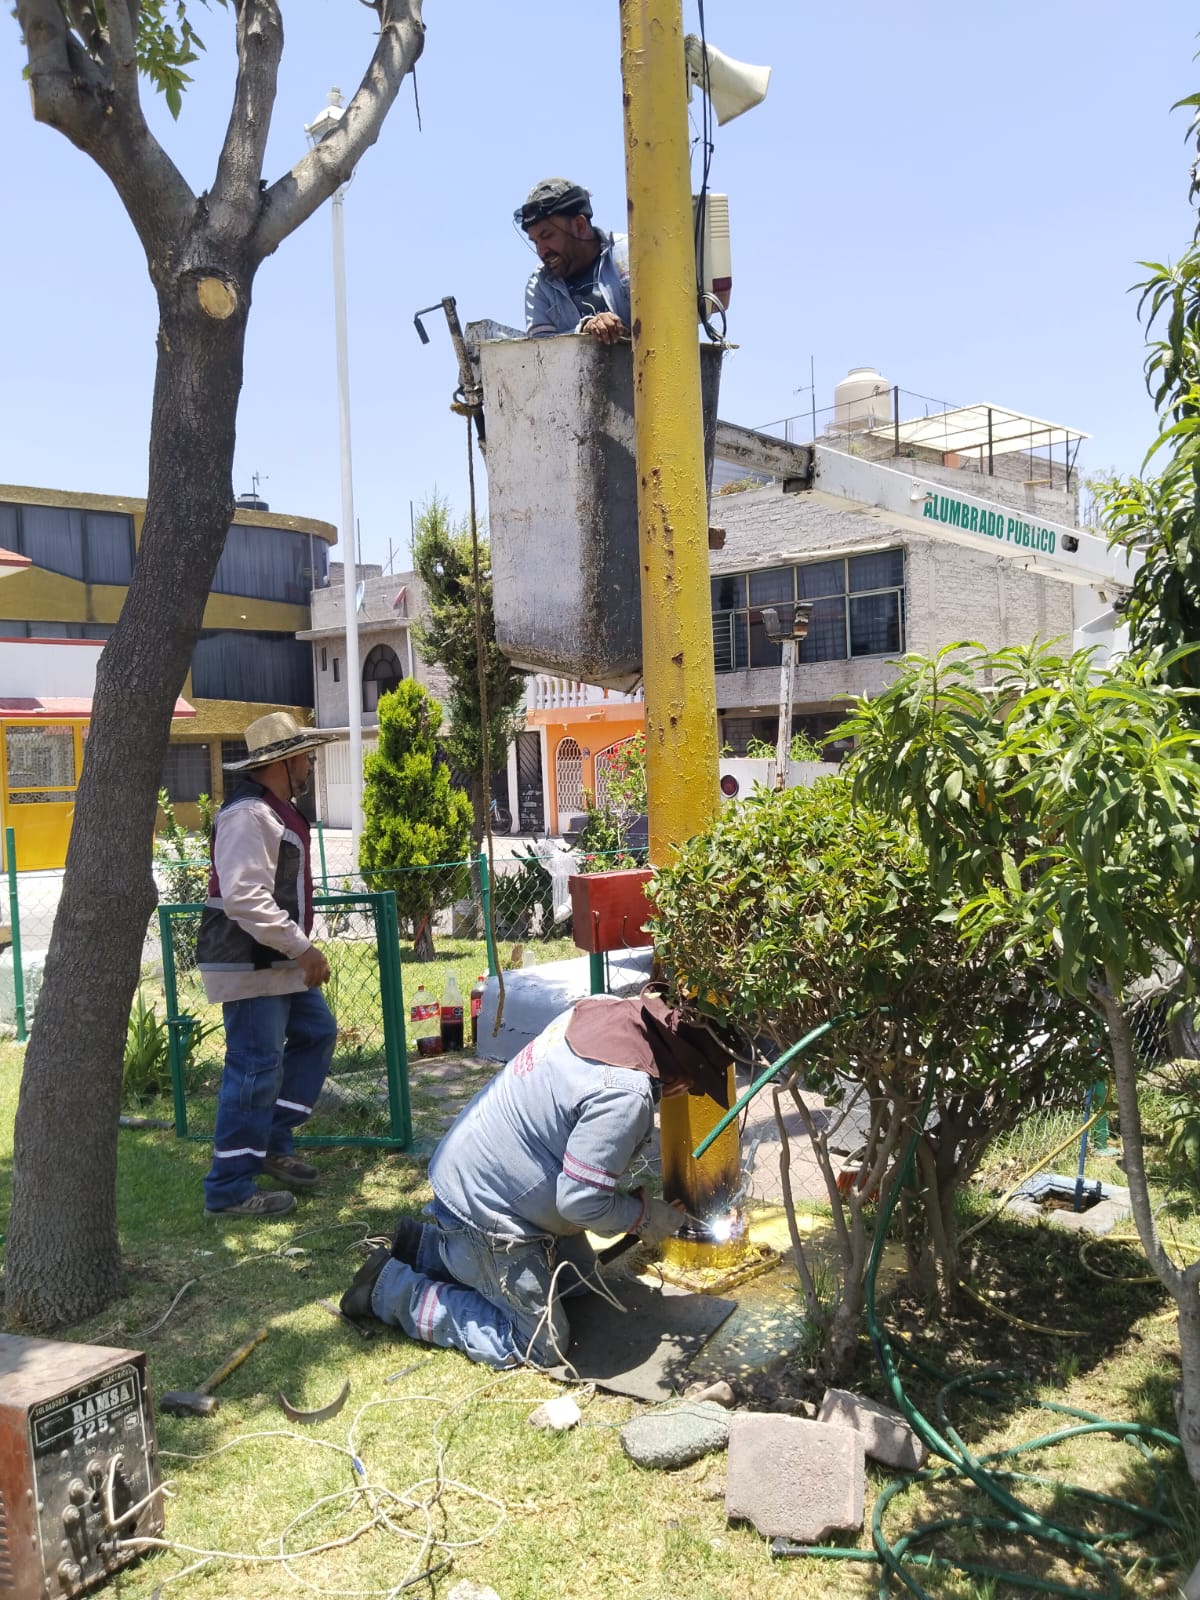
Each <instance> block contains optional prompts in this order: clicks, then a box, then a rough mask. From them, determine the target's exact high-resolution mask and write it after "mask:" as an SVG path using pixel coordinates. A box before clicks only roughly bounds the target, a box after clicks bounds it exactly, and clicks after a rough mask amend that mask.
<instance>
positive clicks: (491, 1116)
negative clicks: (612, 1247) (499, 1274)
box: [429, 1013, 654, 1247]
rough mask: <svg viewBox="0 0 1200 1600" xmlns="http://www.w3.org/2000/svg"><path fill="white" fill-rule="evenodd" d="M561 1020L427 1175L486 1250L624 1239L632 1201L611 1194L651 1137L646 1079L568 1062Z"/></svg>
mask: <svg viewBox="0 0 1200 1600" xmlns="http://www.w3.org/2000/svg"><path fill="white" fill-rule="evenodd" d="M568 1020H569V1013H566V1014H564V1015H563V1016H560V1017H556V1018H555V1020H554V1021H553V1022H552V1023H551V1024H550V1025H549V1027H548V1028H545V1029H543V1031H542V1032H541V1033H540V1034H539V1035H538V1036H537V1038H536V1039H534V1040H533V1042H532V1043H531V1044H527V1045H526V1046H525V1048H524V1049H523V1050H521V1051H520V1052H518V1054H517V1055H515V1056H514V1057H513V1059H512V1060H511V1061H510V1062H509V1063H508V1065H507V1066H506V1067H505V1068H504V1070H503V1071H502V1072H501V1073H499V1074H498V1076H496V1077H495V1078H493V1079H492V1081H491V1083H489V1084H488V1085H487V1087H486V1088H485V1089H483V1090H481V1091H480V1093H479V1094H477V1095H476V1096H475V1098H474V1099H473V1100H472V1101H471V1102H470V1104H469V1105H468V1106H467V1107H466V1109H465V1110H464V1111H462V1112H461V1113H460V1115H459V1117H458V1119H457V1121H456V1122H455V1123H454V1125H453V1127H452V1128H451V1129H450V1131H449V1133H447V1135H446V1137H445V1138H444V1139H443V1140H442V1142H441V1144H440V1145H439V1146H438V1148H437V1150H436V1151H435V1152H434V1157H433V1160H432V1162H431V1163H430V1167H429V1180H430V1182H431V1183H432V1185H433V1192H434V1194H435V1195H436V1196H437V1198H438V1200H439V1201H440V1202H441V1203H442V1205H444V1206H445V1207H446V1208H447V1209H448V1210H449V1211H451V1212H453V1213H454V1215H455V1216H456V1217H458V1218H459V1220H460V1221H462V1222H465V1223H468V1224H469V1225H470V1226H472V1227H475V1228H479V1229H480V1230H481V1231H483V1232H484V1233H486V1234H488V1235H490V1236H491V1240H492V1243H493V1246H494V1247H502V1246H503V1245H504V1243H505V1242H512V1243H516V1242H517V1241H520V1240H529V1239H531V1238H536V1237H539V1236H541V1237H545V1236H546V1235H563V1234H573V1233H581V1232H583V1230H584V1229H588V1230H590V1231H591V1232H593V1233H598V1234H600V1235H602V1236H605V1237H612V1236H613V1235H615V1234H621V1233H632V1232H633V1231H634V1230H635V1229H636V1228H637V1227H638V1226H639V1225H640V1223H641V1221H642V1217H643V1214H644V1209H645V1208H644V1205H643V1202H642V1200H641V1199H640V1198H639V1197H638V1196H636V1195H632V1194H629V1193H627V1192H626V1191H624V1190H622V1189H619V1188H618V1187H617V1184H618V1180H619V1179H620V1178H621V1177H622V1176H623V1174H624V1173H625V1172H627V1171H628V1169H629V1167H630V1165H631V1163H632V1162H633V1159H634V1157H635V1156H636V1155H637V1153H638V1151H639V1150H640V1149H641V1147H642V1146H643V1144H645V1142H646V1140H647V1139H648V1138H649V1136H650V1133H651V1130H652V1129H653V1127H654V1095H653V1089H652V1083H651V1079H650V1078H649V1077H648V1076H647V1074H646V1073H644V1072H641V1071H638V1070H637V1069H636V1068H630V1067H610V1066H606V1065H605V1064H604V1063H603V1062H600V1061H589V1060H587V1059H586V1058H585V1057H583V1056H578V1055H576V1054H575V1052H574V1050H572V1049H571V1047H570V1045H569V1044H568V1043H567V1041H566V1038H565V1037H564V1035H565V1033H566V1028H567V1022H568Z"/></svg>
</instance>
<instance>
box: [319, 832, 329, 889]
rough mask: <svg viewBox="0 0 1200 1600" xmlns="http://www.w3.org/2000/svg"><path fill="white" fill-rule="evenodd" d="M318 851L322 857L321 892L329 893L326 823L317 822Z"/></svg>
mask: <svg viewBox="0 0 1200 1600" xmlns="http://www.w3.org/2000/svg"><path fill="white" fill-rule="evenodd" d="M317 853H318V854H319V855H320V858H321V893H322V894H328V893H329V878H328V875H327V873H326V870H325V824H324V823H323V822H321V821H320V820H318V822H317Z"/></svg>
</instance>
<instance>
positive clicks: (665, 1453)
mask: <svg viewBox="0 0 1200 1600" xmlns="http://www.w3.org/2000/svg"><path fill="white" fill-rule="evenodd" d="M728 1443H729V1414H728V1412H726V1411H725V1410H723V1408H722V1407H721V1406H719V1405H715V1404H714V1403H713V1402H712V1401H711V1400H698V1401H689V1402H688V1403H687V1404H685V1405H682V1406H672V1407H670V1409H668V1410H662V1409H657V1410H654V1411H648V1412H646V1413H645V1414H644V1415H642V1416H640V1417H631V1418H630V1420H629V1421H628V1422H627V1423H626V1424H625V1426H624V1427H623V1428H622V1429H621V1448H622V1449H623V1450H624V1452H625V1454H626V1455H627V1456H628V1457H629V1459H630V1460H631V1461H632V1462H634V1463H635V1464H636V1465H637V1466H639V1467H649V1468H653V1469H655V1470H657V1471H659V1472H670V1471H673V1470H674V1469H675V1468H676V1467H687V1466H690V1465H691V1463H692V1462H693V1461H699V1459H700V1457H701V1456H706V1455H709V1454H710V1453H711V1452H712V1451H714V1450H724V1448H725V1446H726V1445H727V1444H728Z"/></svg>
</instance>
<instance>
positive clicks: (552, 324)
mask: <svg viewBox="0 0 1200 1600" xmlns="http://www.w3.org/2000/svg"><path fill="white" fill-rule="evenodd" d="M596 234H597V236H598V237H599V238H600V239H602V240H603V241H604V243H603V248H602V249H601V251H600V259H599V262H598V263H597V273H596V287H597V289H598V291H599V293H600V296H601V298H602V299H603V301H604V305H603V306H597V307H596V309H597V310H598V311H600V310H604V309H607V310H609V311H615V312H616V314H617V315H618V316H619V317H620V319H621V321H622V322H623V323H624V324H625V326H626V327H628V326H629V239H628V236H627V235H626V234H623V233H605V232H604V231H603V229H601V228H597V229H596ZM586 320H587V319H586V318H585V317H581V316H580V315H579V307H578V306H577V305H576V304H575V302H574V300H572V299H571V291H570V290H569V289H568V288H567V286H566V284H565V283H563V282H562V280H561V279H560V278H554V277H551V275H550V274H549V273H548V272H547V271H546V269H545V267H539V268H538V269H537V271H536V272H535V273H534V274H533V276H532V277H531V278H530V280H529V283H528V284H527V285H526V288H525V327H526V329H527V331H528V333H529V336H530V338H531V339H546V338H549V336H550V335H551V334H554V333H578V332H579V329H580V327H581V325H582V324H583V323H584V322H585V321H586Z"/></svg>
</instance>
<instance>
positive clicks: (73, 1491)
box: [0, 1334, 163, 1600]
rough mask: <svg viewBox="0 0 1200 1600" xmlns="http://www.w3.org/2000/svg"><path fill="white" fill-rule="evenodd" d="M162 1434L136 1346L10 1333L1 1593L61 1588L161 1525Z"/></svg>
mask: <svg viewBox="0 0 1200 1600" xmlns="http://www.w3.org/2000/svg"><path fill="white" fill-rule="evenodd" d="M160 1487H161V1482H160V1478H159V1467H158V1442H157V1440H156V1438H155V1433H154V1421H153V1417H152V1415H151V1412H150V1398H149V1391H148V1387H147V1381H146V1358H145V1356H144V1355H142V1354H141V1353H140V1352H139V1351H136V1350H113V1349H109V1348H108V1347H107V1346H104V1345H92V1344H66V1343H60V1342H59V1341H57V1340H53V1339H26V1338H20V1337H17V1336H15V1335H10V1334H0V1596H3V1597H4V1600H61V1597H63V1596H73V1595H79V1594H83V1593H84V1592H85V1591H87V1590H89V1589H92V1588H94V1587H95V1586H96V1585H97V1584H100V1583H103V1582H104V1581H105V1579H107V1578H108V1577H110V1576H111V1575H112V1574H113V1573H114V1572H116V1571H118V1570H119V1569H120V1568H122V1567H126V1566H128V1565H129V1564H130V1563H131V1562H132V1561H135V1560H137V1558H138V1555H139V1554H140V1552H139V1551H137V1550H131V1549H129V1548H128V1547H127V1545H126V1543H125V1541H127V1540H129V1539H133V1538H138V1537H141V1538H145V1537H153V1536H157V1535H158V1534H161V1533H162V1528H163V1511H162V1496H161V1494H160V1493H158V1490H159V1489H160Z"/></svg>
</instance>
